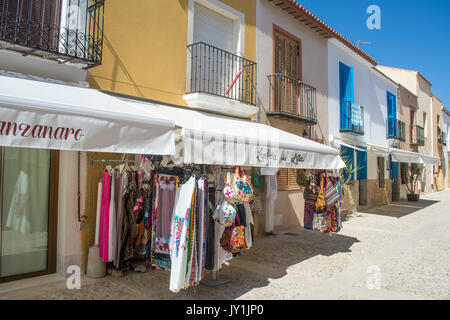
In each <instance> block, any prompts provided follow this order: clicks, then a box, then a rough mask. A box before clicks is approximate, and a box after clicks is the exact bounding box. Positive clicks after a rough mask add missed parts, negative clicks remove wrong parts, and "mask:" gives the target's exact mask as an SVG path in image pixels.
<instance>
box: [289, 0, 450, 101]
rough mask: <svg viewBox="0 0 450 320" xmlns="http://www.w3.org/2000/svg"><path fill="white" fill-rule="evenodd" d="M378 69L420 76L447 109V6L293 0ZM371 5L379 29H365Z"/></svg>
mask: <svg viewBox="0 0 450 320" xmlns="http://www.w3.org/2000/svg"><path fill="white" fill-rule="evenodd" d="M297 2H298V3H300V4H301V5H303V6H304V7H305V8H306V9H308V10H309V11H311V12H312V13H313V14H314V15H316V16H317V17H319V18H320V19H321V20H323V21H324V22H325V23H327V24H328V25H329V26H331V27H332V28H334V29H335V30H336V31H338V32H339V33H341V34H342V35H343V36H344V37H346V38H347V39H349V40H350V41H352V42H353V43H355V44H356V41H357V40H361V41H364V42H367V41H369V42H371V44H361V49H363V50H364V51H365V52H367V53H368V54H369V55H370V56H371V57H372V58H374V59H375V60H376V61H377V62H378V64H380V65H385V66H391V67H397V68H405V69H410V70H416V71H419V72H420V73H421V74H422V75H423V76H424V77H425V78H426V79H427V80H428V81H430V82H431V83H432V84H433V86H432V88H431V90H432V91H433V93H434V94H435V95H436V96H437V97H438V98H440V99H441V100H442V103H443V105H444V106H446V107H447V109H450V1H448V0H427V1H423V0H370V1H367V0H346V1H336V0H297ZM370 5H377V6H379V7H380V9H381V29H380V30H375V29H374V30H369V29H368V28H367V26H366V21H367V18H368V17H369V14H367V13H366V10H367V8H368V7H369V6H370Z"/></svg>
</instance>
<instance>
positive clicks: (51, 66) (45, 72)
mask: <svg viewBox="0 0 450 320" xmlns="http://www.w3.org/2000/svg"><path fill="white" fill-rule="evenodd" d="M82 67H83V65H75V64H70V63H67V64H59V63H58V62H56V61H52V60H46V59H44V58H40V57H35V56H31V55H30V56H23V55H22V54H20V53H18V52H14V51H9V50H5V49H0V69H1V70H5V71H10V72H17V73H22V74H26V75H33V76H38V77H42V78H49V79H55V80H61V81H67V82H74V83H79V82H80V81H82V82H86V79H87V70H83V69H82Z"/></svg>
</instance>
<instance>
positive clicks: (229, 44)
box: [194, 2, 236, 53]
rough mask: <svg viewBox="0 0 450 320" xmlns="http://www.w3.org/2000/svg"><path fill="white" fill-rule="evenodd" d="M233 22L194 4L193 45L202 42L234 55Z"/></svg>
mask: <svg viewBox="0 0 450 320" xmlns="http://www.w3.org/2000/svg"><path fill="white" fill-rule="evenodd" d="M233 34H234V26H233V20H232V19H230V18H228V17H225V16H224V15H222V14H220V13H218V12H216V11H214V10H211V9H209V8H207V7H205V6H203V5H201V4H199V3H197V2H195V4H194V43H198V42H204V43H206V44H209V45H211V46H214V47H217V48H219V49H222V50H225V51H228V52H231V53H236V52H235V50H236V47H235V46H234V45H233Z"/></svg>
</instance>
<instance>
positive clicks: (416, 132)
mask: <svg viewBox="0 0 450 320" xmlns="http://www.w3.org/2000/svg"><path fill="white" fill-rule="evenodd" d="M411 144H413V145H418V146H424V145H425V130H424V129H423V127H421V126H418V125H412V126H411Z"/></svg>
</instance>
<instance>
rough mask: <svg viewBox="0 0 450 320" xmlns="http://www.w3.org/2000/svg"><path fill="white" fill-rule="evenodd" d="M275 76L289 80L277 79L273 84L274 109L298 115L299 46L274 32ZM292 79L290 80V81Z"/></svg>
mask: <svg viewBox="0 0 450 320" xmlns="http://www.w3.org/2000/svg"><path fill="white" fill-rule="evenodd" d="M274 37H275V57H274V59H275V61H274V69H275V70H274V71H275V74H282V75H285V76H287V77H289V78H283V77H281V78H278V79H277V80H276V82H275V95H274V98H275V102H276V103H275V104H274V106H275V108H276V111H282V112H284V113H291V114H299V113H301V112H300V110H298V106H299V97H300V91H299V87H298V84H297V81H296V80H298V71H299V54H300V45H299V43H298V42H297V41H295V40H293V39H290V38H288V37H286V36H285V35H283V34H281V33H279V32H275V34H274ZM290 78H292V79H290Z"/></svg>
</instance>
